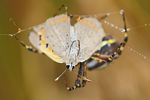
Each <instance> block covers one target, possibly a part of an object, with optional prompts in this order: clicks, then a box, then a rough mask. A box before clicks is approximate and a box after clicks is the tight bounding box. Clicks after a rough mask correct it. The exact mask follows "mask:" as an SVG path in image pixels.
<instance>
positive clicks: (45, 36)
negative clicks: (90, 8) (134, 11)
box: [12, 5, 128, 91]
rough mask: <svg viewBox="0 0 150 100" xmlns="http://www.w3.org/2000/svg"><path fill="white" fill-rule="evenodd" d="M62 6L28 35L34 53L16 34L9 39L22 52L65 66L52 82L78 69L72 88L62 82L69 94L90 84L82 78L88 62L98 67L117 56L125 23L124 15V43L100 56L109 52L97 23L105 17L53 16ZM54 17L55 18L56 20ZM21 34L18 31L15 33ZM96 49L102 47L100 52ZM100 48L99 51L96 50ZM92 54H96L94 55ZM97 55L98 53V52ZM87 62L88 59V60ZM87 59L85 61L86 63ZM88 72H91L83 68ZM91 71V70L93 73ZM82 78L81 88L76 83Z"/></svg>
mask: <svg viewBox="0 0 150 100" xmlns="http://www.w3.org/2000/svg"><path fill="white" fill-rule="evenodd" d="M64 6H65V5H62V6H61V7H60V8H59V9H58V10H57V12H56V13H55V14H54V15H53V17H52V18H49V19H48V20H47V21H46V22H45V23H43V24H40V25H38V26H35V27H33V31H32V32H31V33H30V35H29V40H30V42H31V43H32V44H33V46H34V47H35V48H37V49H33V48H32V47H31V46H28V45H26V44H24V43H23V42H22V41H20V40H19V39H18V38H17V36H16V34H13V35H12V36H13V37H14V38H15V39H16V40H17V41H18V42H19V43H20V44H21V45H23V46H24V47H25V48H26V49H28V50H29V51H32V52H35V53H41V54H44V55H47V56H48V57H50V58H51V59H52V60H54V61H55V62H58V63H66V67H67V69H66V70H65V71H64V72H63V73H62V74H61V75H60V76H59V77H57V78H56V79H55V81H57V80H58V79H59V78H60V77H61V76H62V75H63V74H64V73H65V72H66V71H67V70H69V71H74V68H75V67H76V66H77V65H79V66H80V67H79V71H78V74H77V79H76V81H75V85H74V86H72V87H69V86H68V85H67V83H66V81H65V84H66V87H67V90H69V91H71V90H74V89H76V88H80V87H84V86H85V85H86V82H87V81H88V82H91V80H89V79H87V78H86V63H87V65H88V64H89V63H90V60H91V59H92V60H94V61H97V62H98V63H100V64H105V63H109V62H111V61H112V60H113V59H115V58H117V57H118V55H121V52H122V50H123V48H124V46H125V44H126V42H127V41H128V36H127V28H126V23H125V16H124V12H123V11H122V12H121V14H122V16H123V22H124V34H125V36H124V41H123V42H121V43H120V45H117V48H116V47H115V48H114V47H112V45H111V47H112V48H113V49H114V50H113V52H111V53H108V54H103V53H102V52H101V51H108V52H109V50H108V49H107V48H106V47H105V46H104V45H103V46H102V45H101V44H102V43H104V41H105V40H106V41H110V40H111V39H112V38H109V37H108V36H105V32H104V30H103V28H102V27H101V23H100V22H101V20H103V19H105V18H107V16H108V15H104V16H103V17H101V18H97V19H96V18H94V17H90V16H87V17H81V16H75V15H71V14H61V15H57V13H58V12H59V11H60V10H61V9H62V8H63V7H64ZM56 15H57V16H56ZM72 17H77V21H76V23H75V25H74V26H72V25H71V18H72ZM19 31H20V32H21V30H19ZM100 46H102V47H101V48H100ZM98 48H100V50H97V49H98ZM95 51H96V52H95ZM99 51H100V52H99ZM89 58H90V59H89ZM88 59H89V60H88ZM87 68H88V69H91V68H89V67H87ZM94 68H95V67H93V68H92V69H94ZM81 78H82V84H81V83H80V79H81Z"/></svg>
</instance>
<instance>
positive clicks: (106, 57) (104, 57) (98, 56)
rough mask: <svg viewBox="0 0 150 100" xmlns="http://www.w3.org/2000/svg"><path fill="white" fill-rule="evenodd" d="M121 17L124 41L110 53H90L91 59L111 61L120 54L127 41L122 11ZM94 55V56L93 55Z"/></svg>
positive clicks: (100, 61)
mask: <svg viewBox="0 0 150 100" xmlns="http://www.w3.org/2000/svg"><path fill="white" fill-rule="evenodd" d="M122 17H123V22H124V41H123V42H121V43H120V45H119V46H118V48H117V49H116V51H115V52H114V53H113V54H112V55H101V54H100V53H94V54H93V55H92V57H91V58H92V59H93V60H95V61H97V62H99V63H102V62H104V63H105V62H111V61H112V60H113V59H116V58H118V56H119V55H121V53H122V51H123V49H124V47H125V45H126V43H127V41H128V35H127V28H126V22H125V15H124V12H123V11H122ZM95 56H96V57H95Z"/></svg>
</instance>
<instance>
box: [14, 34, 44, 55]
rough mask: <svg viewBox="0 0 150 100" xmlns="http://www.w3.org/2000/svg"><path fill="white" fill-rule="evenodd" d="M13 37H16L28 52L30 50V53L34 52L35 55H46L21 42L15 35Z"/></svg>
mask: <svg viewBox="0 0 150 100" xmlns="http://www.w3.org/2000/svg"><path fill="white" fill-rule="evenodd" d="M13 37H14V38H15V39H16V40H17V41H18V42H19V43H20V44H21V45H22V46H23V47H25V48H26V49H27V50H29V51H31V52H34V53H41V54H44V53H43V52H41V51H39V50H37V49H33V48H32V47H31V46H28V45H26V44H24V43H23V42H22V41H20V40H19V39H18V37H17V36H16V35H15V34H13Z"/></svg>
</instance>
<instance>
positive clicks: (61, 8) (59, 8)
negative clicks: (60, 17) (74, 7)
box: [53, 4, 66, 17]
mask: <svg viewBox="0 0 150 100" xmlns="http://www.w3.org/2000/svg"><path fill="white" fill-rule="evenodd" d="M65 6H66V5H65V4H63V5H62V6H61V7H60V8H59V9H58V10H57V11H56V13H55V14H54V15H53V17H55V16H56V15H57V14H58V12H59V11H60V10H61V9H62V8H63V7H65Z"/></svg>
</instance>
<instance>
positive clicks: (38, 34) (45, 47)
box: [29, 23, 63, 63]
mask: <svg viewBox="0 0 150 100" xmlns="http://www.w3.org/2000/svg"><path fill="white" fill-rule="evenodd" d="M44 26H45V23H44V24H41V25H39V26H37V27H34V28H33V31H32V32H31V33H30V35H29V40H30V42H31V43H32V44H33V46H34V47H35V48H37V49H38V50H39V51H41V52H43V53H44V54H46V55H47V56H48V57H50V58H51V59H52V60H54V61H56V62H58V63H63V60H62V58H61V57H59V56H57V55H56V53H55V52H53V51H52V49H51V47H50V46H49V44H48V43H47V41H46V40H45V38H44V35H45V29H44Z"/></svg>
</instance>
